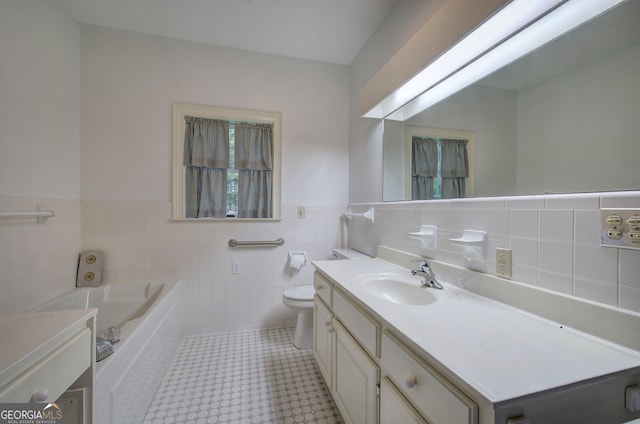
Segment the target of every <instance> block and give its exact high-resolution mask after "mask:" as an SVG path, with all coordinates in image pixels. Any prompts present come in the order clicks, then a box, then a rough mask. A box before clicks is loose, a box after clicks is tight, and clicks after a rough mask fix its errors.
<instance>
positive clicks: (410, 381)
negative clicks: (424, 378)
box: [404, 375, 418, 389]
mask: <svg viewBox="0 0 640 424" xmlns="http://www.w3.org/2000/svg"><path fill="white" fill-rule="evenodd" d="M417 384H418V378H417V377H416V376H415V375H411V376H409V377H407V378H406V379H405V380H404V386H405V387H406V388H407V389H413V388H414V387H416V385H417Z"/></svg>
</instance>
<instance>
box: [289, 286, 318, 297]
mask: <svg viewBox="0 0 640 424" xmlns="http://www.w3.org/2000/svg"><path fill="white" fill-rule="evenodd" d="M314 293H315V290H314V288H313V286H312V285H306V286H296V287H291V288H290V289H286V290H285V291H284V295H285V296H286V297H288V298H289V299H295V300H313V294H314Z"/></svg>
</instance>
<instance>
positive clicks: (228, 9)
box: [58, 0, 399, 65]
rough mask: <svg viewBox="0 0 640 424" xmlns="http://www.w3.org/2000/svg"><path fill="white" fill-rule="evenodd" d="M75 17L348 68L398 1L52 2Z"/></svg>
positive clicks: (130, 0)
mask: <svg viewBox="0 0 640 424" xmlns="http://www.w3.org/2000/svg"><path fill="white" fill-rule="evenodd" d="M58 1H59V2H60V3H61V4H62V5H63V6H64V7H65V8H66V9H67V10H68V11H69V13H70V14H71V15H72V16H73V17H74V18H75V19H76V20H78V21H79V22H81V23H85V24H91V25H99V26H103V27H108V28H115V29H121V30H128V31H135V32H142V33H146V34H154V35H160V36H166V37H173V38H179V39H184V40H190V41H198V42H203V43H209V44H215V45H221V46H226V47H235V48H239V49H245V50H251V51H256V52H263V53H271V54H277V55H283V56H289V57H294V58H300V59H307V60H314V61H320V62H328V63H334V64H341V65H349V64H351V62H352V61H353V59H354V58H355V57H356V55H357V54H358V53H359V52H360V50H361V49H362V47H364V45H365V44H366V42H367V40H368V39H369V37H371V35H372V34H373V32H374V31H375V29H376V28H377V27H378V25H379V24H380V23H381V22H382V21H383V20H384V18H385V17H386V16H387V14H388V13H389V11H390V10H391V8H392V7H393V5H394V4H395V3H396V2H398V1H399V0H179V1H178V0H58Z"/></svg>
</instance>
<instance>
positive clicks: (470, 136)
mask: <svg viewBox="0 0 640 424" xmlns="http://www.w3.org/2000/svg"><path fill="white" fill-rule="evenodd" d="M414 135H415V136H418V137H424V138H429V137H431V138H448V139H454V140H467V156H468V158H469V177H468V178H467V184H466V188H467V192H466V194H465V198H469V197H474V196H475V191H476V185H475V184H476V133H475V132H473V131H463V130H453V129H444V128H430V127H418V126H412V125H407V126H406V127H405V129H404V169H405V172H404V195H405V199H411V200H414V199H412V198H411V177H412V176H411V169H412V168H411V163H412V162H411V159H412V158H411V155H412V149H411V143H412V138H413V136H414ZM430 200H451V199H430Z"/></svg>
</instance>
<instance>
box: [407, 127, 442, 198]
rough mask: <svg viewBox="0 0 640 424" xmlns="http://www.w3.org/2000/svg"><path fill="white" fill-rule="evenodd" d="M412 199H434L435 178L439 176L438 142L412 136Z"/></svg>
mask: <svg viewBox="0 0 640 424" xmlns="http://www.w3.org/2000/svg"><path fill="white" fill-rule="evenodd" d="M411 162H412V163H411V199H413V200H427V199H433V180H434V179H435V177H437V176H438V142H437V141H436V140H435V139H433V138H423V137H417V136H413V137H411Z"/></svg>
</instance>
